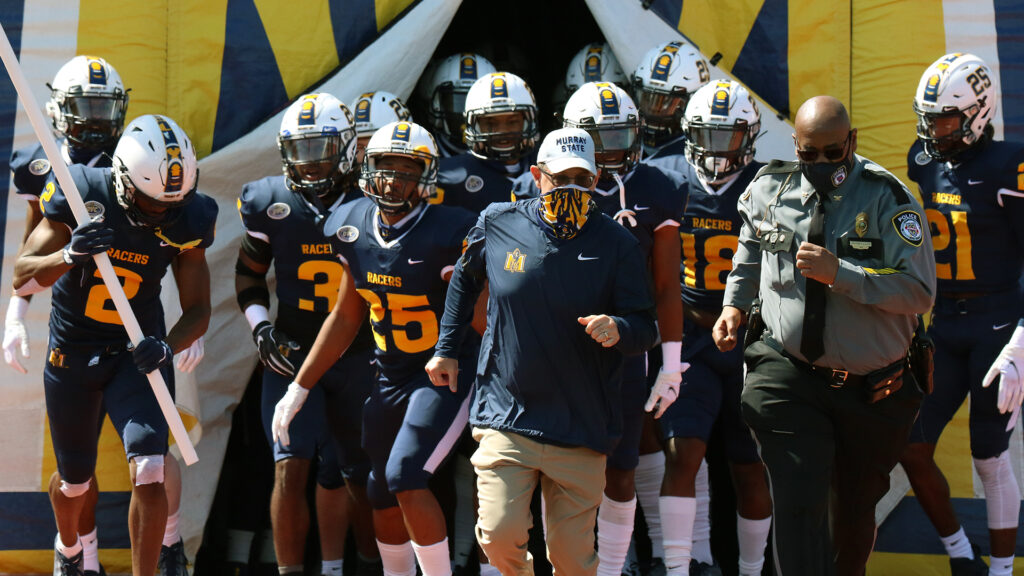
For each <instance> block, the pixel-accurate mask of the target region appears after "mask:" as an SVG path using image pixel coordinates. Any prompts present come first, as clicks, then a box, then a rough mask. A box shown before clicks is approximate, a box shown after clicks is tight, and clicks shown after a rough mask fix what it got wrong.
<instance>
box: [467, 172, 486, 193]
mask: <svg viewBox="0 0 1024 576" xmlns="http://www.w3.org/2000/svg"><path fill="white" fill-rule="evenodd" d="M483 189H484V179H483V178H481V177H479V176H477V175H476V174H473V175H471V176H470V177H469V178H466V192H479V191H481V190H483Z"/></svg>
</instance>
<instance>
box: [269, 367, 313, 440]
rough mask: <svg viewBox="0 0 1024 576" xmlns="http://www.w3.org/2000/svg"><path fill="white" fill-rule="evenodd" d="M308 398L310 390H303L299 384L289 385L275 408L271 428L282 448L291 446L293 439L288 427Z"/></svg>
mask: <svg viewBox="0 0 1024 576" xmlns="http://www.w3.org/2000/svg"><path fill="white" fill-rule="evenodd" d="M306 396H309V390H307V389H306V388H303V387H302V385H301V384H299V383H298V382H292V383H291V384H289V385H288V391H287V392H285V393H284V396H283V397H282V398H281V400H279V401H278V403H277V406H275V407H274V420H273V425H272V426H271V434H272V436H273V437H274V442H280V443H281V445H282V446H287V445H289V444H291V439H290V438H288V426H289V425H290V424H291V423H292V419H293V418H295V414H296V413H298V411H299V409H301V408H302V405H303V404H304V403H305V402H306Z"/></svg>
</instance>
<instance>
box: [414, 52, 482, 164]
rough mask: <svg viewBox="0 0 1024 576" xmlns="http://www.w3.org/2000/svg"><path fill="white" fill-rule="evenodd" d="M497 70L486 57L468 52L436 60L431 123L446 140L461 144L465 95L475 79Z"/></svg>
mask: <svg viewBox="0 0 1024 576" xmlns="http://www.w3.org/2000/svg"><path fill="white" fill-rule="evenodd" d="M496 71H497V70H495V68H494V65H493V64H491V63H490V61H488V60H487V59H486V58H484V57H483V56H480V55H479V54H472V53H468V52H464V53H462V54H453V55H451V56H449V57H447V58H445V59H444V60H442V61H441V62H440V63H438V65H437V69H436V70H434V77H433V79H432V80H431V84H432V86H433V87H432V88H431V91H430V122H431V126H432V127H433V128H434V130H435V131H437V133H438V134H441V135H443V136H444V137H445V138H446V139H447V141H448V142H451V143H453V144H456V145H459V146H462V142H463V131H464V130H465V123H466V119H465V115H464V112H465V110H466V95H467V94H468V93H469V89H470V87H472V86H473V83H474V82H476V81H477V79H478V78H480V77H482V76H486V75H487V74H490V73H491V72H496Z"/></svg>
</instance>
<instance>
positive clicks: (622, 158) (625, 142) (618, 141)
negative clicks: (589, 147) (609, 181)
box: [565, 116, 640, 178]
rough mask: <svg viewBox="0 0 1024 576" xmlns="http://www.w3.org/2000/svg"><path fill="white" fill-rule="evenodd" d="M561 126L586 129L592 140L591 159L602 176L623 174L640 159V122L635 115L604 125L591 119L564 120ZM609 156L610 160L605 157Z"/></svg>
mask: <svg viewBox="0 0 1024 576" xmlns="http://www.w3.org/2000/svg"><path fill="white" fill-rule="evenodd" d="M565 126H566V127H567V128H581V129H583V130H586V131H587V133H588V134H590V137H591V138H593V139H594V152H595V160H596V163H597V167H598V168H600V170H601V176H602V178H604V177H605V176H607V177H609V178H611V177H612V175H613V174H615V173H618V174H625V173H627V172H629V171H630V170H632V169H633V168H634V167H636V165H637V163H638V162H639V161H640V122H639V120H638V119H637V118H636V117H635V116H630V117H629V120H628V121H626V122H615V123H608V124H599V123H597V122H595V121H594V119H593V118H583V119H582V120H580V121H579V122H573V121H572V120H568V119H567V120H566V121H565ZM612 155H614V156H615V159H614V160H610V159H609V157H610V156H612Z"/></svg>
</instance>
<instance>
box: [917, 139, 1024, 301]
mask: <svg viewBox="0 0 1024 576" xmlns="http://www.w3.org/2000/svg"><path fill="white" fill-rule="evenodd" d="M957 159H958V160H959V162H958V163H957V164H951V163H948V162H937V161H935V160H934V159H933V158H932V157H930V156H928V155H927V154H926V153H925V152H924V150H923V148H922V146H921V143H920V142H914V144H913V146H911V148H910V152H909V154H908V156H907V174H908V175H909V176H910V179H911V180H913V181H914V182H916V183H917V185H918V187H919V189H920V192H921V197H922V200H923V204H924V208H925V216H926V217H927V218H928V223H929V224H930V225H931V232H932V246H933V247H934V249H935V274H936V277H937V278H938V290H939V293H942V292H1002V291H1006V290H1012V289H1015V288H1016V287H1017V282H1018V280H1019V279H1020V277H1021V266H1022V264H1024V144H1020V143H1016V142H993V141H988V142H985V143H982V144H979V145H978V146H977V147H976V148H975V149H973V150H969V151H967V152H964V153H962V154H961V155H960V156H959V157H958V158H957Z"/></svg>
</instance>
